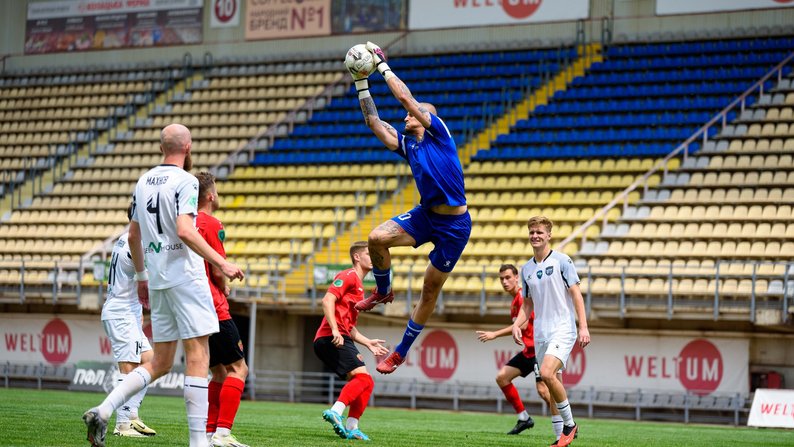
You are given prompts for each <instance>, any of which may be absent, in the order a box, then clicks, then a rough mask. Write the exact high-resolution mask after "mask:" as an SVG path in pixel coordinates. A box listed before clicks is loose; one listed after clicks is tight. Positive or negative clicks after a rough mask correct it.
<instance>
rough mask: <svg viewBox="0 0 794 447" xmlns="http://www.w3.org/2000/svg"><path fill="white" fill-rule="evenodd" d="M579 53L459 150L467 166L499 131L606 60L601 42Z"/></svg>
mask: <svg viewBox="0 0 794 447" xmlns="http://www.w3.org/2000/svg"><path fill="white" fill-rule="evenodd" d="M577 52H578V54H579V57H578V58H577V59H576V60H574V61H573V63H572V64H570V65H569V66H568V67H566V68H565V69H564V70H562V71H560V72H559V73H557V75H556V76H554V77H553V78H551V79H550V80H549V81H548V82H546V83H545V84H543V85H541V86H540V88H538V89H536V90H534V91H533V92H532V94H530V95H529V96H528V97H527V98H525V99H524V100H523V101H521V102H520V103H518V104H517V105H516V106H515V107H514V108H513V109H512V110H510V111H508V112H507V113H505V114H504V115H502V116H501V117H500V118H499V119H497V120H496V121H494V123H493V124H491V125H490V126H489V127H487V128H486V129H485V130H483V131H482V132H481V133H480V134H479V135H477V136H476V137H474V138H472V139H471V141H469V142H468V143H467V144H466V145H465V146H464V147H463V148H462V149H461V150H460V151H459V152H460V156H461V160H462V162H463V165H464V167H465V166H466V165H468V164H469V162H470V161H471V158H472V156H473V155H474V154H476V153H477V152H478V151H480V150H488V149H490V148H491V144H492V142H493V141H495V140H496V138H497V137H499V135H504V134H507V133H509V132H510V129H511V128H512V127H513V126H514V125H515V124H516V122H518V121H519V120H522V119H526V118H527V117H528V116H529V114H530V113H531V112H532V111H533V110H534V109H535V108H536V107H537V106H539V105H546V104H548V103H549V99H551V97H552V96H554V94H555V93H557V92H559V91H563V90H566V89H567V88H568V85H569V84H570V82H571V81H572V80H573V79H574V78H576V77H579V76H584V74H585V72H586V71H587V69H588V68H590V66H591V65H592V64H593V63H595V62H601V61H603V56H602V54H601V44H598V43H591V44H587V45H582V46H580V47H579V48H578V50H577Z"/></svg>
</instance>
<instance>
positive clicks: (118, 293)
mask: <svg viewBox="0 0 794 447" xmlns="http://www.w3.org/2000/svg"><path fill="white" fill-rule="evenodd" d="M128 236H129V233H124V234H122V235H121V237H120V238H119V240H117V241H116V243H115V244H114V245H113V253H111V255H110V270H109V271H108V293H107V298H106V299H105V304H104V305H102V320H116V319H120V318H126V317H128V316H130V315H132V316H134V317H136V318H138V319H140V318H141V315H142V313H143V309H142V308H141V303H139V302H138V289H137V287H138V284H137V283H136V281H135V264H133V263H132V255H130V246H129V241H128V240H127V237H128Z"/></svg>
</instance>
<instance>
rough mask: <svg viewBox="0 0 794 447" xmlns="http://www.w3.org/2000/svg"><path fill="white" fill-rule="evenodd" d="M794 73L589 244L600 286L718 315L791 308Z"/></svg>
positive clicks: (641, 300)
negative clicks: (787, 300)
mask: <svg viewBox="0 0 794 447" xmlns="http://www.w3.org/2000/svg"><path fill="white" fill-rule="evenodd" d="M770 47H774V45H770ZM762 56H763V53H762ZM754 58H755V59H756V60H759V59H762V60H766V59H764V58H763V57H756V56H754ZM786 72H787V71H786ZM786 72H784V73H786ZM791 81H792V79H791V78H790V77H788V78H783V79H782V80H781V82H780V83H779V84H778V85H776V86H774V88H773V89H771V90H770V89H769V88H765V89H764V90H765V91H766V92H767V93H766V94H764V95H762V96H761V97H760V98H759V99H758V101H757V102H756V103H755V105H754V106H752V107H748V108H745V109H744V110H743V111H740V113H737V114H736V115H735V116H736V118H735V119H734V120H733V121H732V122H730V124H728V125H726V126H725V127H724V128H722V130H721V132H720V133H719V134H718V135H714V137H713V138H711V139H710V140H708V141H707V142H706V143H705V144H704V145H703V148H702V149H701V150H700V151H699V152H697V153H696V154H695V155H694V156H690V157H689V158H687V159H686V160H685V161H684V162H683V163H682V164H681V166H680V168H679V169H678V170H677V172H670V173H668V174H667V175H666V176H665V177H664V178H663V180H662V182H661V183H659V184H658V185H657V186H656V187H655V188H653V189H650V190H649V191H648V192H647V193H646V194H645V195H644V196H643V198H642V200H641V201H640V202H638V203H636V204H635V205H634V206H630V207H628V208H627V209H626V212H625V213H624V214H623V215H622V216H621V218H620V219H619V220H618V221H617V222H615V223H614V224H611V225H608V226H607V227H606V228H604V231H603V232H602V233H601V234H600V235H599V237H598V238H597V239H595V240H591V241H590V242H587V243H586V244H585V245H584V246H583V247H582V250H581V251H580V253H579V255H580V257H582V258H583V259H585V260H586V262H587V266H588V267H589V272H588V273H589V274H590V275H593V277H595V278H597V279H596V280H595V281H594V282H593V283H592V287H591V288H590V293H591V294H593V295H596V296H597V295H612V296H616V295H622V294H626V295H627V298H626V299H628V300H630V301H633V302H634V303H635V304H637V305H639V306H660V307H666V306H667V305H668V303H667V299H668V297H669V299H670V300H671V301H674V303H675V305H676V306H677V307H678V309H686V308H687V307H689V308H692V309H703V308H704V307H705V308H706V309H708V310H711V311H712V312H713V315H714V318H716V317H717V315H721V316H722V317H723V318H732V317H735V318H741V319H747V318H748V315H749V319H750V320H753V321H754V320H755V319H756V314H755V313H754V312H753V309H756V310H757V311H763V310H765V309H769V310H775V311H780V310H781V309H783V308H782V297H783V295H784V293H786V292H785V289H786V288H785V287H784V284H789V286H788V287H789V288H791V287H792V284H791V282H790V280H789V279H788V278H790V275H791V274H792V273H794V268H792V267H793V266H792V264H791V253H794V227H792V221H794V215H793V214H792V203H791V200H792V199H791V197H794V188H792V185H794V172H792V156H794V132H790V131H789V127H790V123H791V121H792V118H791V112H790V110H791V105H794V94H792V88H791ZM787 108H788V109H789V110H788V111H787V110H786V109H787ZM788 293H790V290H789V292H788ZM653 297H658V298H661V299H654V298H653ZM715 297H716V298H715ZM630 304H631V303H630ZM783 311H784V312H786V310H783ZM748 312H750V313H749V314H748ZM709 315H711V313H710V314H709ZM780 318H782V317H781V316H777V317H773V321H772V323H773V322H774V321H779V320H780ZM767 324H769V323H767Z"/></svg>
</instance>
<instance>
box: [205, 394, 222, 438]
mask: <svg viewBox="0 0 794 447" xmlns="http://www.w3.org/2000/svg"><path fill="white" fill-rule="evenodd" d="M222 385H223V384H222V383H220V382H213V381H210V385H209V389H208V390H207V391H208V396H207V397H208V398H209V402H210V406H209V410H208V411H207V433H215V427H217V425H218V410H219V409H220V406H221V386H222Z"/></svg>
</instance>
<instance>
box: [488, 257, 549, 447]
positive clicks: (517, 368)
mask: <svg viewBox="0 0 794 447" xmlns="http://www.w3.org/2000/svg"><path fill="white" fill-rule="evenodd" d="M499 281H500V282H501V283H502V288H503V289H504V290H505V292H507V293H509V294H510V295H512V296H513V302H512V303H511V304H510V318H511V320H512V321H515V319H516V317H517V316H518V313H519V311H520V310H521V306H522V305H523V304H524V298H523V297H522V296H521V287H519V285H518V269H517V268H516V267H515V266H514V265H513V264H504V265H502V266H501V267H499ZM534 317H535V316H534V314H532V315H531V316H530V318H529V320H528V321H527V322H526V324H524V325H523V326H522V333H521V335H522V339H523V341H524V350H523V351H522V352H519V353H518V354H516V355H515V356H514V357H513V358H512V359H510V361H508V362H507V364H505V365H504V366H503V367H502V369H500V370H499V373H497V375H496V384H497V385H499V388H500V389H501V390H502V393H504V395H505V399H507V401H508V402H510V404H511V405H512V406H513V408H514V409H515V411H516V414H517V415H518V421H517V422H516V425H515V427H513V429H512V430H510V431H509V432H507V434H508V435H517V434H519V433H521V432H522V431H524V430H526V429H528V428H532V427H534V426H535V422H534V421H533V420H532V417H531V416H530V415H529V413H527V411H526V409H525V408H524V403H523V402H522V401H521V396H519V394H518V390H517V389H516V387H515V385H513V379H515V378H516V377H518V376H521V377H526V376H528V375H529V374H530V373H533V372H534V373H535V386H536V387H537V390H538V395H539V396H540V398H541V399H543V400H544V401H546V404H547V405H548V406H549V408H550V409H551V425H552V427H553V428H554V434H555V435H556V436H557V439H559V437H560V433H562V418H561V417H560V413H559V411H557V405H556V404H555V403H554V402H553V401H552V400H551V394H550V393H549V389H548V388H547V387H546V384H545V383H543V379H541V377H540V371H539V370H538V363H537V360H536V358H535V342H534V338H533V327H532V322H533V320H534ZM512 333H513V326H512V325H510V326H507V327H505V328H502V329H499V330H498V331H493V332H491V331H477V338H478V339H479V340H480V341H481V342H483V343H485V342H487V341H490V340H493V339H495V338H499V337H505V336H508V335H512Z"/></svg>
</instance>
